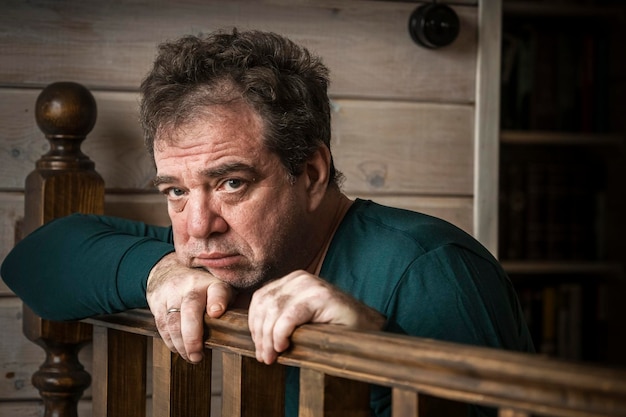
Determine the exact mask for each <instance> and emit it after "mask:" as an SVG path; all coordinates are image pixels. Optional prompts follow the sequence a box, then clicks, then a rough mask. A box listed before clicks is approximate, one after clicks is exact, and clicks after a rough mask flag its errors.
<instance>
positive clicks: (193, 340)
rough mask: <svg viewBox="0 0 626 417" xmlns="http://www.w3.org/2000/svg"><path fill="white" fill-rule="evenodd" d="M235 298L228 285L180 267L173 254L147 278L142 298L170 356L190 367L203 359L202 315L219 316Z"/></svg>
mask: <svg viewBox="0 0 626 417" xmlns="http://www.w3.org/2000/svg"><path fill="white" fill-rule="evenodd" d="M235 296H236V292H235V290H234V289H233V288H232V287H231V286H230V285H228V284H226V283H224V282H222V281H220V280H219V279H217V278H215V277H214V276H213V275H211V274H210V273H209V272H207V271H205V270H203V269H195V268H189V267H186V266H184V265H182V264H181V263H180V262H178V260H177V257H176V254H175V253H174V252H172V253H170V254H168V255H166V256H164V257H163V258H162V259H161V260H160V261H159V262H158V263H157V264H156V265H155V266H154V267H153V268H152V270H151V271H150V275H149V276H148V284H147V291H146V298H147V300H148V305H149V306H150V310H151V311H152V314H153V315H154V319H155V322H156V326H157V329H158V330H159V334H160V335H161V338H162V339H163V341H164V342H165V344H166V345H167V347H168V348H169V349H170V350H171V351H172V352H178V353H179V354H180V355H181V356H182V357H183V359H185V360H187V361H189V362H193V363H197V362H200V361H201V360H202V358H203V351H204V346H203V342H204V314H205V312H206V313H207V314H208V315H209V316H210V317H219V316H221V315H222V314H223V313H224V312H225V311H226V308H227V307H228V305H229V304H230V303H231V302H232V301H233V300H234V298H235ZM168 311H169V312H168Z"/></svg>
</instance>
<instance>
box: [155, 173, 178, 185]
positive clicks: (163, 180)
mask: <svg viewBox="0 0 626 417" xmlns="http://www.w3.org/2000/svg"><path fill="white" fill-rule="evenodd" d="M173 182H176V177H171V176H169V175H157V176H156V177H154V179H153V180H152V184H153V185H154V186H155V187H158V186H159V185H161V184H171V183H173Z"/></svg>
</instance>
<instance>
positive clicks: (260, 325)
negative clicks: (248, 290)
mask: <svg viewBox="0 0 626 417" xmlns="http://www.w3.org/2000/svg"><path fill="white" fill-rule="evenodd" d="M304 323H330V324H340V325H345V326H348V327H350V328H352V329H361V330H380V329H382V328H383V326H384V324H385V317H384V316H383V315H382V314H380V313H379V312H378V311H376V310H374V309H372V308H370V307H368V306H366V305H365V304H363V303H361V302H359V301H357V300H355V299H354V298H353V297H351V296H350V295H348V294H346V293H344V292H342V291H340V290H339V289H337V288H335V287H334V286H332V285H331V284H329V283H328V282H326V281H324V280H323V279H321V278H318V277H316V276H314V275H312V274H309V273H308V272H305V271H295V272H292V273H291V274H289V275H287V276H285V277H284V278H281V279H278V280H276V281H272V282H270V283H269V284H267V285H265V286H263V287H262V288H260V289H258V290H257V291H256V292H255V293H254V295H253V296H252V301H251V302H250V309H249V312H248V324H249V326H250V332H251V334H252V340H253V341H254V344H255V346H256V358H257V360H258V361H260V362H264V363H267V364H270V363H273V362H274V361H275V360H276V357H277V356H278V353H280V352H283V351H285V350H286V349H287V348H288V347H289V338H290V337H291V334H292V333H293V332H294V330H295V329H296V327H297V326H299V325H301V324H304Z"/></svg>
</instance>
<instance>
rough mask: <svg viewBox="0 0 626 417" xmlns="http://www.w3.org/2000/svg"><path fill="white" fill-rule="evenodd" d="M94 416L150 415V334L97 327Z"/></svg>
mask: <svg viewBox="0 0 626 417" xmlns="http://www.w3.org/2000/svg"><path fill="white" fill-rule="evenodd" d="M93 342H94V343H93V371H92V373H93V388H92V393H93V417H117V416H125V417H145V416H146V360H147V346H148V343H147V342H148V340H147V337H146V336H143V335H138V334H133V333H128V332H124V331H121V330H115V329H107V328H105V327H98V326H96V327H94V332H93Z"/></svg>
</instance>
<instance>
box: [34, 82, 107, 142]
mask: <svg viewBox="0 0 626 417" xmlns="http://www.w3.org/2000/svg"><path fill="white" fill-rule="evenodd" d="M97 113H98V111H97V107H96V100H95V99H94V97H93V95H92V94H91V92H90V91H89V90H88V89H87V88H85V87H84V86H82V85H81V84H78V83H75V82H69V81H63V82H55V83H52V84H50V85H48V86H47V87H46V88H44V89H43V91H42V92H41V93H40V94H39V97H38V98H37V103H36V104H35V118H36V120H37V126H39V129H41V131H42V132H43V133H44V134H45V135H46V136H48V137H49V136H66V137H82V138H84V137H85V136H87V134H88V133H89V132H91V129H93V127H94V125H95V123H96V117H97Z"/></svg>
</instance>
